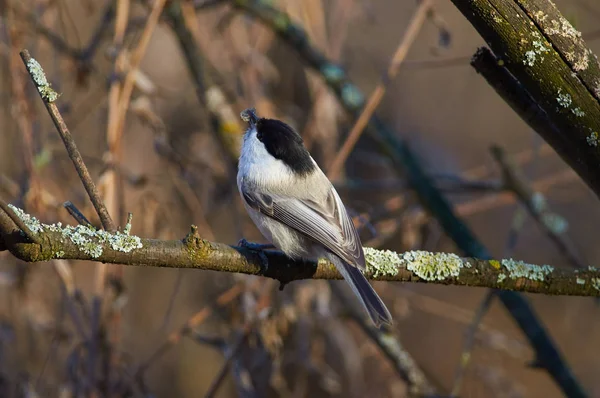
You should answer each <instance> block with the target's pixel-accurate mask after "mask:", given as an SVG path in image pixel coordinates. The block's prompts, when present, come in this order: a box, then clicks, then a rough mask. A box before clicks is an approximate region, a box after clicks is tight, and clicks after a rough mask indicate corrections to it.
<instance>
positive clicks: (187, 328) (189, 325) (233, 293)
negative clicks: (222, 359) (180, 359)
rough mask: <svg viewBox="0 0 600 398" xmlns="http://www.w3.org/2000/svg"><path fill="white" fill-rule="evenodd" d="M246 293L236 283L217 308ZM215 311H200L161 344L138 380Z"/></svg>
mask: <svg viewBox="0 0 600 398" xmlns="http://www.w3.org/2000/svg"><path fill="white" fill-rule="evenodd" d="M243 292H244V284H243V283H242V282H239V283H236V284H235V285H233V286H232V287H230V288H229V289H227V290H226V291H225V292H223V293H221V294H220V295H219V297H217V299H216V300H215V304H216V306H219V307H222V306H225V305H226V304H228V303H230V302H231V301H233V300H234V299H235V298H236V297H238V296H239V295H240V294H242V293H243ZM213 311H214V309H213V306H211V305H206V306H204V308H202V309H201V310H200V311H198V312H196V313H195V314H194V315H192V316H191V317H190V318H189V319H188V321H187V322H186V323H185V325H183V326H182V327H181V328H180V329H179V330H177V331H175V332H172V333H171V334H170V335H169V337H168V339H167V340H166V341H165V342H164V343H163V344H161V345H160V346H159V347H158V348H157V349H156V350H155V351H154V352H153V353H152V354H151V355H150V356H149V357H148V359H147V360H145V361H143V362H142V363H141V364H140V365H139V366H138V369H137V371H136V375H135V377H136V379H138V380H143V377H144V372H145V371H146V370H147V369H148V368H149V367H150V366H151V365H152V364H154V362H155V361H156V360H158V359H159V358H160V357H162V356H163V355H164V354H165V353H166V352H167V351H168V350H169V349H170V348H171V347H172V346H174V345H176V344H177V343H179V341H180V340H181V338H182V337H184V336H186V335H188V334H189V333H190V332H191V331H192V329H193V328H195V327H197V326H198V325H200V324H201V323H202V322H204V321H205V320H206V319H207V318H208V316H209V315H210V314H212V313H213Z"/></svg>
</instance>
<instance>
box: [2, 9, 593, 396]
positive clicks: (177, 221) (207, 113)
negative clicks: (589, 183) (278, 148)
mask: <svg viewBox="0 0 600 398" xmlns="http://www.w3.org/2000/svg"><path fill="white" fill-rule="evenodd" d="M241 3H243V2H241ZM265 3H266V1H265ZM268 4H270V5H272V6H274V7H276V8H278V9H279V10H281V11H284V12H286V13H288V15H289V16H290V17H291V19H292V21H294V22H295V23H297V24H298V25H300V26H302V27H303V29H304V30H305V31H306V32H307V35H308V37H309V39H310V41H311V43H312V44H313V46H314V47H315V48H316V49H318V50H320V51H321V52H322V53H324V54H325V55H326V57H327V58H328V59H330V60H331V61H334V62H338V63H339V64H341V65H342V66H343V67H344V68H345V69H346V71H347V72H348V75H349V78H350V79H351V81H352V82H354V83H355V84H356V85H357V86H358V87H359V88H360V89H361V90H362V92H363V93H364V95H365V97H367V98H368V97H369V96H370V94H371V93H372V92H373V90H374V89H375V88H376V86H377V85H378V84H379V83H380V82H381V81H382V77H383V75H384V74H385V73H387V70H388V68H389V66H390V62H391V60H392V58H393V55H394V54H395V53H396V52H397V50H398V48H399V46H401V45H402V43H404V46H405V48H406V49H408V52H407V54H406V56H405V57H404V58H403V59H402V60H401V61H402V62H401V63H397V65H396V66H398V69H397V71H398V73H397V75H396V76H395V78H393V79H385V80H384V85H383V86H384V87H385V89H386V91H385V95H384V97H383V99H382V101H381V103H380V104H379V106H378V107H377V111H376V113H377V115H378V116H379V117H380V118H381V119H382V120H383V121H384V122H385V123H387V125H388V126H390V127H391V128H392V129H393V131H394V132H395V133H396V134H397V136H398V137H399V138H401V139H403V140H406V142H407V143H408V145H409V146H410V148H411V149H412V150H413V151H414V152H415V153H416V154H418V157H419V159H420V160H421V162H422V164H423V166H424V168H425V170H426V171H427V172H428V173H429V174H430V175H431V176H432V178H433V180H434V181H435V183H436V185H437V186H438V187H439V188H440V189H442V190H443V192H444V193H445V195H446V197H447V198H448V199H449V200H450V201H451V202H452V203H453V205H454V206H455V210H456V212H457V213H458V214H459V215H460V216H461V217H462V218H463V219H464V220H465V221H466V223H467V224H468V225H469V226H470V227H471V228H473V230H474V231H475V233H476V235H477V237H478V238H479V239H480V240H481V241H482V242H483V243H484V244H485V245H486V246H487V247H489V249H490V250H491V252H492V254H493V255H494V256H495V257H503V256H504V257H514V258H518V259H521V260H524V261H528V262H531V263H535V264H552V265H553V266H556V267H574V266H577V265H579V266H581V265H585V266H587V265H590V264H591V265H593V264H596V265H597V264H598V263H599V262H598V259H599V258H600V256H599V255H600V252H599V249H598V248H599V246H598V244H597V242H598V236H597V235H596V233H595V232H593V231H596V229H597V225H598V223H599V222H600V206H599V204H598V199H597V198H596V197H595V195H593V194H592V193H591V191H590V190H588V189H587V188H586V187H585V185H584V184H583V183H582V182H581V181H580V180H579V179H578V177H577V176H576V175H575V174H574V172H572V171H571V170H570V169H569V168H568V167H567V166H566V165H565V163H564V162H562V161H561V160H560V159H559V158H558V157H557V155H556V154H555V153H554V151H553V150H552V149H550V148H549V147H548V146H547V145H546V144H545V143H544V142H543V141H542V140H541V139H540V138H539V137H538V136H537V135H536V134H535V132H533V131H532V130H531V129H530V128H529V127H528V126H527V125H526V124H525V123H524V122H523V121H522V120H521V119H520V118H519V117H518V116H517V115H516V114H515V113H514V112H513V111H512V110H511V109H510V108H509V107H508V106H507V105H506V104H505V103H504V102H503V101H502V100H501V99H500V98H499V97H498V95H497V94H496V93H495V92H494V91H493V89H492V88H491V87H489V86H488V85H487V84H486V82H485V81H484V79H483V78H482V77H481V76H479V75H478V74H477V73H476V72H475V70H474V69H473V68H472V67H471V66H470V65H469V61H470V58H471V56H472V55H473V53H474V52H475V50H476V49H477V48H478V47H479V46H482V45H484V43H483V40H482V39H481V38H480V36H479V35H478V34H477V32H476V31H475V30H474V29H473V28H472V27H471V25H470V24H469V23H468V21H467V20H466V19H465V18H464V17H463V16H462V15H461V14H460V13H459V12H458V11H457V10H456V9H455V7H454V6H453V5H452V4H451V3H450V2H447V1H439V0H438V1H433V2H432V3H431V4H432V6H431V8H430V9H429V12H427V13H426V14H424V15H425V17H424V18H422V20H419V19H418V15H419V12H420V11H419V10H420V7H422V4H421V3H420V2H416V1H414V0H399V1H394V2H391V1H383V0H373V1H364V0H277V1H269V2H268ZM556 4H557V6H558V8H559V9H560V10H561V12H562V13H563V15H564V16H565V17H567V18H568V19H569V20H570V21H571V23H572V24H573V25H574V26H575V27H576V28H577V29H578V30H579V31H581V32H582V34H583V38H584V39H585V40H586V42H587V44H588V45H589V46H590V47H591V48H592V49H593V50H594V51H595V52H596V54H597V53H599V52H600V30H598V26H599V22H600V5H598V4H597V3H596V2H594V1H592V0H572V1H557V2H556ZM163 7H164V8H163ZM159 16H160V18H159ZM0 17H1V19H0V195H1V197H2V198H3V199H4V200H6V201H9V202H10V203H13V204H15V205H17V206H19V207H21V208H24V209H25V210H26V211H27V212H29V213H31V214H34V215H35V216H36V217H38V218H39V219H41V220H42V221H44V222H57V221H61V222H63V223H69V224H74V223H75V220H73V219H72V218H71V217H70V216H69V214H68V213H67V211H66V210H65V209H64V208H63V202H65V201H71V202H73V203H74V204H75V205H76V206H77V207H78V208H79V209H80V210H81V211H82V212H83V213H84V214H85V215H86V217H88V219H90V220H91V221H92V222H93V223H94V224H95V225H100V224H99V220H98V219H97V217H96V215H95V213H94V209H93V207H92V206H91V204H90V203H89V200H88V198H87V196H86V195H85V191H84V190H83V187H82V185H81V182H80V180H79V179H78V177H77V174H76V172H75V170H74V168H73V166H72V163H71V161H70V159H69V158H68V156H67V154H66V151H65V149H64V146H63V144H62V142H61V140H60V137H59V136H58V134H57V133H56V131H55V129H54V127H53V125H52V122H51V120H50V118H49V116H48V114H47V112H46V110H45V108H44V105H43V103H42V102H41V100H40V99H39V96H38V94H37V93H36V92H35V88H34V87H33V85H32V83H31V81H30V78H29V76H28V74H27V72H26V70H25V68H24V67H23V64H22V61H21V59H20V57H19V51H20V50H21V49H23V48H27V49H28V50H29V51H30V53H31V54H32V56H33V57H34V58H36V59H37V60H38V61H39V62H40V63H41V64H42V66H43V67H44V69H45V70H46V72H47V76H48V79H49V81H50V82H51V83H52V85H53V87H54V88H55V89H56V90H57V91H58V92H59V93H60V97H59V99H58V101H57V105H58V107H59V109H60V110H61V112H62V114H63V117H64V118H65V121H66V123H67V125H68V126H69V128H70V130H71V133H72V134H73V137H74V139H75V141H76V142H77V144H78V146H79V148H80V150H81V152H82V154H83V157H84V160H85V162H86V164H87V166H88V168H89V169H90V171H91V173H92V176H93V178H94V180H95V181H96V183H97V184H98V186H99V189H100V190H101V193H102V195H103V198H104V200H105V202H106V204H107V207H108V209H109V211H110V213H111V215H112V217H113V219H114V220H115V222H116V223H117V224H118V225H121V226H123V225H125V222H126V219H127V213H128V212H131V213H133V223H132V225H133V227H132V233H133V234H136V235H139V236H142V237H147V238H157V239H182V238H183V237H184V236H185V235H186V234H187V233H188V232H189V231H190V224H192V223H193V224H195V225H197V226H198V228H199V232H200V234H201V235H202V236H203V237H205V238H206V239H209V240H212V241H217V242H224V243H228V244H236V243H237V242H238V240H239V239H241V238H242V237H245V238H246V239H248V240H250V241H262V237H261V236H260V235H259V233H258V232H257V230H256V229H255V227H254V225H253V224H252V222H251V221H250V220H249V218H248V217H247V216H246V214H245V212H244V210H243V207H242V206H241V202H240V199H239V194H238V192H237V188H236V186H235V177H234V176H235V172H236V170H235V155H236V146H237V145H239V139H240V137H241V134H242V133H243V130H244V125H243V124H242V122H241V120H240V119H239V116H238V115H239V113H240V111H242V110H243V109H245V108H247V107H255V108H256V109H257V111H258V113H259V115H260V116H264V117H272V118H279V119H282V120H284V121H286V122H287V123H289V124H290V125H292V126H293V127H295V128H296V129H297V130H298V131H299V132H300V133H301V134H302V136H303V138H304V140H305V143H306V145H307V147H308V148H309V149H310V151H311V152H312V154H313V156H314V157H315V159H316V160H317V162H318V163H319V164H320V165H321V167H322V168H323V169H324V170H328V168H329V166H330V165H331V164H332V162H333V161H334V159H335V158H336V156H338V154H339V149H340V147H341V146H342V145H343V143H344V137H345V136H346V135H347V133H348V131H349V130H350V129H351V128H352V126H353V120H352V118H350V117H349V116H348V115H347V113H346V112H345V111H344V108H343V107H342V106H341V105H340V103H339V102H338V100H337V99H336V97H335V95H333V93H332V92H331V91H330V90H329V89H328V87H327V86H326V84H325V83H324V82H323V80H322V78H321V76H320V75H319V74H318V73H316V72H315V71H314V70H312V69H310V68H308V67H307V66H306V64H305V63H304V62H303V59H302V57H301V56H299V55H298V52H297V51H296V50H295V49H294V48H293V46H290V44H289V43H287V42H284V41H282V40H281V39H280V38H278V36H276V35H275V34H274V33H273V31H272V29H270V28H269V27H268V26H265V25H263V24H261V23H260V22H259V21H257V20H256V19H255V18H253V17H251V16H250V15H249V13H248V9H247V8H245V6H243V7H241V8H233V7H232V6H231V5H230V2H228V1H210V0H207V1H196V2H195V3H194V2H191V1H182V2H171V1H167V2H166V4H165V2H164V1H156V2H152V1H148V2H145V1H129V0H117V1H108V0H103V1H92V0H22V1H19V0H7V1H3V2H0ZM411 24H412V26H413V37H412V39H414V41H410V40H408V41H407V35H406V32H407V28H408V27H409V25H411ZM491 145H499V146H500V147H502V148H503V149H504V150H505V152H506V154H507V156H509V157H511V159H512V166H511V167H513V168H514V167H517V168H518V169H519V170H520V171H521V172H522V174H523V175H524V181H525V182H526V184H527V185H528V186H529V188H530V189H531V191H532V192H534V195H533V196H532V197H531V198H530V199H531V200H534V201H537V202H536V203H541V202H543V203H545V205H546V206H547V208H546V210H544V211H545V213H544V214H545V216H544V217H545V218H544V219H546V220H547V221H548V220H551V222H546V223H543V222H542V223H539V222H536V221H535V220H534V219H533V218H532V217H531V216H530V215H529V214H528V213H527V212H526V211H524V206H523V203H522V199H520V198H519V197H518V196H517V195H515V194H513V193H512V192H511V187H510V186H507V184H505V183H504V181H503V179H502V174H501V172H500V170H501V168H500V165H499V163H498V162H497V161H495V160H494V157H493V156H492V155H491V153H490V150H489V149H490V146H491ZM344 165H345V167H344V169H343V172H342V173H341V174H340V175H339V177H338V178H336V179H335V180H334V182H335V184H336V186H338V191H339V193H340V195H341V196H342V198H343V200H344V202H345V204H346V206H347V207H348V208H349V210H350V212H351V213H352V214H353V215H355V216H356V220H355V221H356V222H357V225H360V226H362V227H361V236H362V239H363V243H364V245H365V246H371V247H380V248H387V249H391V250H395V251H405V250H412V249H424V250H431V251H449V252H457V249H456V247H455V246H454V245H453V243H452V242H451V241H450V239H448V238H447V237H446V236H445V235H444V233H443V231H442V230H441V228H440V227H439V225H438V224H437V222H436V220H435V219H433V218H431V217H430V216H429V215H428V214H427V213H426V212H425V211H424V209H423V208H422V206H421V205H420V204H419V202H418V200H417V198H416V197H415V195H414V193H413V192H412V191H411V190H410V187H409V186H408V184H407V181H406V178H405V175H404V174H403V171H402V170H398V169H396V168H395V167H394V166H393V165H392V164H391V162H390V161H389V160H388V158H386V157H385V156H384V155H383V154H382V153H381V151H380V148H379V147H378V146H377V145H376V144H375V143H374V142H372V140H370V139H369V138H368V137H367V136H366V134H365V135H363V136H362V137H361V139H360V140H359V141H358V143H357V145H356V147H355V148H354V150H353V151H352V153H351V155H350V156H349V157H348V159H347V160H346V161H345V163H344ZM549 230H550V232H549ZM552 231H554V234H555V235H558V236H560V239H561V241H562V242H563V244H562V246H564V247H567V249H565V248H564V247H563V248H561V247H560V246H561V245H560V244H559V245H557V244H556V239H555V240H552V239H550V238H549V234H550V233H552ZM459 254H460V253H459ZM334 283H336V284H340V287H342V288H344V289H346V287H345V285H343V282H334ZM375 288H376V289H377V291H378V292H379V294H380V295H381V297H382V298H383V300H384V301H385V302H386V304H387V305H388V307H389V308H390V310H391V311H392V314H393V316H394V319H395V322H396V323H395V325H394V330H395V331H396V332H397V337H398V338H399V340H400V341H401V343H402V345H403V346H404V348H405V349H406V351H407V352H408V353H409V354H410V355H411V356H412V357H413V358H414V360H415V361H416V363H417V364H418V367H419V368H420V369H421V370H422V371H423V373H424V374H425V376H426V378H427V380H428V381H429V383H430V384H431V385H433V386H435V388H436V390H437V391H438V392H439V393H441V394H445V395H448V394H449V393H450V392H451V391H455V392H458V393H459V395H460V396H464V397H558V396H561V393H560V391H559V390H558V388H557V387H556V385H555V383H554V382H553V380H552V379H551V378H550V377H549V376H548V374H547V373H546V372H545V371H543V370H539V369H536V368H535V367H534V366H532V364H533V363H534V362H535V355H534V352H533V351H532V349H531V347H530V346H529V345H528V343H527V340H526V339H525V338H524V336H523V334H522V333H521V331H520V330H519V329H518V328H517V326H516V325H515V323H514V321H513V320H512V319H511V318H510V316H509V315H508V313H507V312H506V311H505V309H504V307H503V306H502V305H501V304H500V303H499V302H498V301H497V300H492V301H491V304H490V306H489V308H486V306H485V305H482V303H484V302H486V301H485V300H484V299H485V298H486V296H487V295H488V291H487V290H485V289H479V288H464V287H452V286H433V285H418V284H409V283H403V284H401V283H381V282H378V283H375ZM336 297H337V296H335V295H334V294H332V291H331V290H330V285H329V284H328V283H326V282H325V281H298V282H294V283H292V284H290V285H288V286H287V287H286V288H285V290H283V291H279V290H278V284H277V283H276V282H275V281H271V280H267V279H265V278H258V277H249V276H242V275H233V274H227V273H217V272H208V271H198V270H183V269H181V270H177V269H166V268H146V267H124V266H108V265H102V264H96V263H92V262H85V263H79V262H72V261H53V262H48V263H40V264H26V263H23V262H20V261H18V260H16V259H15V258H14V257H13V256H11V255H10V253H8V252H6V251H5V252H1V253H0V396H2V397H4V396H7V397H12V396H27V397H37V396H39V397H71V396H90V397H91V396H95V397H101V396H111V397H113V396H114V397H117V396H118V397H120V396H156V397H198V396H204V395H205V394H208V395H209V396H218V397H228V396H248V397H251V396H272V397H276V396H285V397H288V396H289V397H305V396H311V397H334V396H344V397H362V396H377V397H402V396H408V395H409V392H410V388H409V386H408V385H407V383H406V382H405V381H404V380H403V378H402V377H400V376H399V374H398V373H397V372H396V370H395V369H394V366H393V365H392V364H391V363H390V361H389V360H388V359H387V358H386V356H385V355H384V354H382V352H381V351H380V350H379V348H378V347H377V346H376V345H375V344H374V343H373V341H372V340H371V339H370V338H369V336H368V335H366V334H365V333H364V332H363V330H362V329H361V328H360V327H359V326H358V325H357V324H356V323H355V322H354V321H353V320H352V319H349V317H348V316H347V313H346V311H345V308H346V304H345V303H344V302H340V301H339V300H338V299H337V298H336ZM527 298H528V299H529V300H530V301H531V304H532V307H533V308H534V309H535V311H536V313H537V314H538V316H539V318H540V320H541V321H542V322H543V324H544V325H545V327H546V329H547V332H548V333H549V335H550V336H551V338H552V339H554V341H555V342H556V344H557V346H558V347H559V348H560V350H561V352H562V353H563V354H564V357H565V360H566V362H567V363H568V365H569V366H570V367H571V369H572V371H573V372H574V374H575V376H576V377H577V379H578V381H579V382H580V383H581V384H582V385H583V386H584V387H585V389H586V390H587V392H588V393H589V394H590V396H600V384H599V382H598V377H597V374H598V370H599V369H600V360H599V359H598V355H597V352H598V349H600V339H599V338H598V335H599V334H598V331H599V327H600V322H599V317H598V315H599V314H600V307H598V304H597V302H596V301H594V299H591V298H577V297H548V296H542V295H527ZM478 312H482V313H484V315H483V318H482V320H481V322H479V323H478V324H477V326H478V327H477V332H476V333H475V334H474V336H472V339H471V341H472V343H473V344H472V347H470V348H469V349H468V351H467V352H468V353H470V359H471V360H470V362H469V363H468V366H466V365H464V363H463V361H461V357H463V356H464V355H462V354H461V352H462V351H463V346H464V344H465V339H466V333H467V331H468V330H469V328H470V326H471V325H472V324H473V319H474V317H475V314H476V313H478ZM90 336H95V338H94V339H92V341H91V342H89V337H90ZM86 341H87V343H85V342H86ZM461 374H462V377H457V375H461ZM458 379H462V382H460V381H459V380H458ZM211 394H212V395H211Z"/></svg>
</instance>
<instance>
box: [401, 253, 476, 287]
mask: <svg viewBox="0 0 600 398" xmlns="http://www.w3.org/2000/svg"><path fill="white" fill-rule="evenodd" d="M400 257H401V261H402V262H401V264H402V265H403V266H405V267H406V269H408V270H409V271H411V272H414V273H415V274H416V275H417V276H419V277H420V278H422V279H425V280H426V281H435V280H438V281H442V280H444V279H447V278H452V277H455V278H458V276H459V275H460V271H461V269H462V268H470V267H471V264H469V263H468V262H463V260H462V259H461V258H460V257H458V256H457V255H456V254H452V253H431V252H427V251H422V250H416V251H410V252H406V253H403V254H402V255H401V256H400Z"/></svg>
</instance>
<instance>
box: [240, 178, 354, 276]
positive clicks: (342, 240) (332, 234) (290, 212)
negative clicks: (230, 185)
mask: <svg viewBox="0 0 600 398" xmlns="http://www.w3.org/2000/svg"><path fill="white" fill-rule="evenodd" d="M241 191H242V196H243V197H244V200H245V201H246V203H248V205H249V206H250V207H252V208H253V209H255V210H257V211H259V212H261V213H262V214H264V215H266V216H268V217H271V218H273V219H275V220H277V221H279V222H281V223H283V224H285V225H287V226H288V227H290V228H293V229H295V230H296V231H298V232H300V233H302V234H304V235H305V236H307V237H309V238H310V239H312V240H314V241H316V242H318V243H320V244H322V245H323V246H325V247H326V248H327V249H329V250H330V251H331V252H333V253H334V254H336V255H337V256H339V257H340V258H341V259H342V260H344V261H345V262H347V263H348V264H350V265H354V266H356V267H358V268H360V269H364V268H365V258H364V253H363V249H362V246H361V243H360V238H359V236H358V232H357V231H356V228H354V224H353V223H352V220H351V219H350V217H349V216H348V213H347V212H346V208H345V207H344V204H343V203H342V201H341V199H340V197H339V196H338V194H337V192H336V191H335V189H334V188H333V187H331V190H330V191H329V193H328V195H327V200H326V201H325V203H317V202H315V201H313V200H308V199H297V198H293V197H288V196H283V195H280V194H267V193H264V192H256V191H254V190H249V189H244V187H243V186H242V187H241Z"/></svg>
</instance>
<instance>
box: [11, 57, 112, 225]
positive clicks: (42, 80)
mask: <svg viewBox="0 0 600 398" xmlns="http://www.w3.org/2000/svg"><path fill="white" fill-rule="evenodd" d="M21 58H22V59H23V63H24V64H25V67H26V68H27V72H29V76H30V77H31V80H32V81H33V83H34V84H35V87H36V88H37V91H38V93H39V95H40V98H41V99H42V101H43V102H44V105H45V106H46V109H47V110H48V113H49V114H50V117H51V118H52V121H53V122H54V125H55V126H56V130H57V131H58V134H59V135H60V138H62V140H63V143H64V144H65V147H66V149H67V153H68V154H69V158H71V160H72V161H73V165H74V166H75V170H77V174H79V178H80V179H81V182H82V183H83V186H84V188H85V190H86V191H87V193H88V196H89V197H90V200H91V201H92V204H93V205H94V208H95V209H96V212H97V213H98V216H99V217H100V221H101V222H102V226H103V227H104V229H106V230H107V231H115V230H116V227H115V224H114V223H113V220H112V218H110V215H109V214H108V211H107V210H106V206H104V203H103V202H102V198H101V197H100V193H99V192H98V189H97V188H96V185H95V184H94V181H93V180H92V177H91V176H90V173H89V171H88V169H87V167H86V165H85V163H84V162H83V158H82V157H81V153H79V149H77V145H75V141H74V140H73V137H72V136H71V133H70V132H69V129H68V127H67V125H66V123H65V121H64V120H63V118H62V115H61V114H60V111H59V110H58V107H57V106H56V105H55V104H54V102H55V101H56V100H57V99H58V93H56V91H54V90H53V89H52V87H51V86H50V83H48V80H47V79H46V74H45V73H44V70H43V69H42V66H41V65H40V64H39V63H38V62H37V61H36V60H35V59H33V58H32V57H31V55H29V51H27V50H23V51H21Z"/></svg>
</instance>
